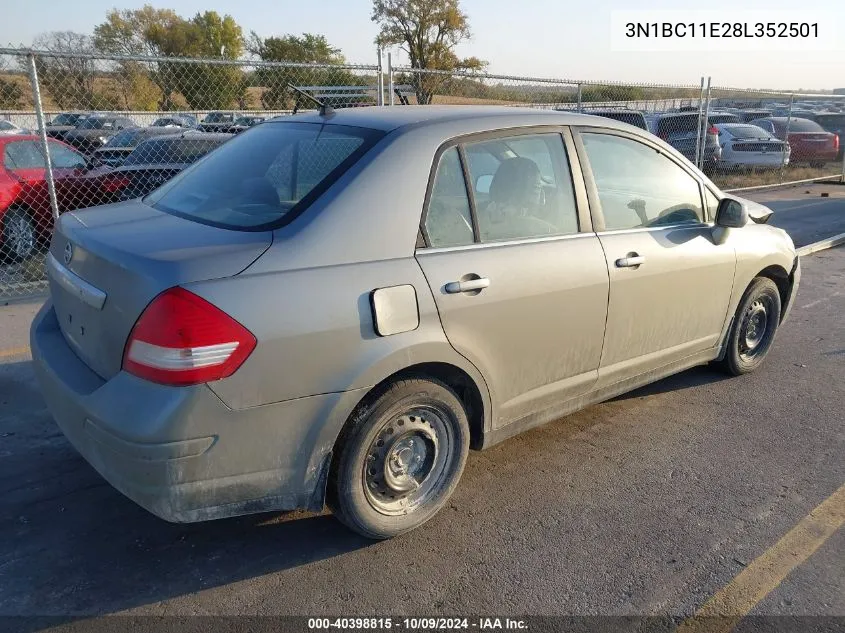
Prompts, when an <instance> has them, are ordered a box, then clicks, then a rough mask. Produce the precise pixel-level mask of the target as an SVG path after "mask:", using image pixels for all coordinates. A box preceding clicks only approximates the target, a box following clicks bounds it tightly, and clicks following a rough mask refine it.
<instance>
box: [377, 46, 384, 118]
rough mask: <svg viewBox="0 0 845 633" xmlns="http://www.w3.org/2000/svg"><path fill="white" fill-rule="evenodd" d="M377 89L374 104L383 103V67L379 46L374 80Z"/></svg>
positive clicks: (381, 104)
mask: <svg viewBox="0 0 845 633" xmlns="http://www.w3.org/2000/svg"><path fill="white" fill-rule="evenodd" d="M376 85H377V88H376V89H377V90H378V98H377V99H376V105H380V106H383V105H384V68H383V67H382V65H381V48H379V49H378V81H377V82H376Z"/></svg>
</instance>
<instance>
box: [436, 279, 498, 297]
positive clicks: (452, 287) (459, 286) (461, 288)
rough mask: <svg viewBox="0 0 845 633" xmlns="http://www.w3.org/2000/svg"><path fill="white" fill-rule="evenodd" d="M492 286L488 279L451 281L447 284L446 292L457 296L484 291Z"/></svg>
mask: <svg viewBox="0 0 845 633" xmlns="http://www.w3.org/2000/svg"><path fill="white" fill-rule="evenodd" d="M489 285H490V280H489V279H487V277H480V278H478V279H470V280H468V281H450V282H449V283H448V284H446V288H445V290H446V292H448V293H449V294H457V293H459V292H472V291H473V290H483V289H484V288H487V287H488V286H489Z"/></svg>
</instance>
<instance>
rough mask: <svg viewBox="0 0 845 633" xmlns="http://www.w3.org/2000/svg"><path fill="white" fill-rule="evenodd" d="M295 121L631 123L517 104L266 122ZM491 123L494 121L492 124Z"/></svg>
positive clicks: (369, 109)
mask: <svg viewBox="0 0 845 633" xmlns="http://www.w3.org/2000/svg"><path fill="white" fill-rule="evenodd" d="M280 121H295V122H300V123H321V124H322V123H331V124H333V125H348V126H352V127H363V128H371V129H376V130H382V131H385V132H390V131H392V130H397V129H400V128H409V127H414V128H417V127H420V126H427V125H436V124H438V123H451V122H457V121H465V122H466V123H467V126H468V127H481V124H482V123H484V124H489V127H491V128H507V127H520V126H524V125H530V124H535V125H597V126H600V127H611V128H617V129H620V130H628V129H631V126H629V125H627V124H625V123H622V122H620V121H615V120H614V119H608V118H604V117H599V116H591V115H589V114H579V113H576V112H566V111H559V110H541V109H539V108H530V107H521V106H461V105H433V106H416V105H415V106H392V107H383V106H362V107H359V108H341V109H338V110H334V111H333V112H332V113H331V114H330V115H329V116H320V114H319V113H317V112H314V111H309V112H305V113H300V114H295V115H292V116H291V115H287V116H278V117H274V118H272V119H270V120H269V121H268V123H275V122H280ZM494 122H495V123H494Z"/></svg>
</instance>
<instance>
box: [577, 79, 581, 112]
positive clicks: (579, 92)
mask: <svg viewBox="0 0 845 633" xmlns="http://www.w3.org/2000/svg"><path fill="white" fill-rule="evenodd" d="M578 112H581V84H578Z"/></svg>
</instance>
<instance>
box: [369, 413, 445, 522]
mask: <svg viewBox="0 0 845 633" xmlns="http://www.w3.org/2000/svg"><path fill="white" fill-rule="evenodd" d="M446 415H448V414H445V413H443V412H440V411H437V409H436V408H435V407H426V408H415V409H411V410H409V411H407V412H406V413H404V414H402V415H400V416H398V417H397V418H396V419H395V420H392V421H388V422H386V423H385V424H384V426H383V427H382V429H381V431H380V432H379V434H378V438H377V439H376V440H375V441H374V442H373V443H372V444H371V445H370V448H369V450H368V451H367V463H366V465H365V467H364V473H363V476H364V492H365V493H366V495H367V500H368V501H369V502H370V504H371V505H372V506H373V508H375V509H376V510H378V511H379V512H381V513H382V514H386V515H397V514H407V513H408V512H410V511H413V509H414V508H415V507H416V506H418V505H420V504H421V503H426V502H427V501H429V500H430V499H431V497H432V496H433V495H435V494H436V493H437V490H438V487H439V485H440V484H441V483H442V481H441V480H442V476H443V471H444V470H445V466H446V462H447V458H448V455H447V451H448V447H449V441H448V436H449V430H448V427H447V425H446V423H445V422H444V421H443V420H444V418H445V416H446Z"/></svg>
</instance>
